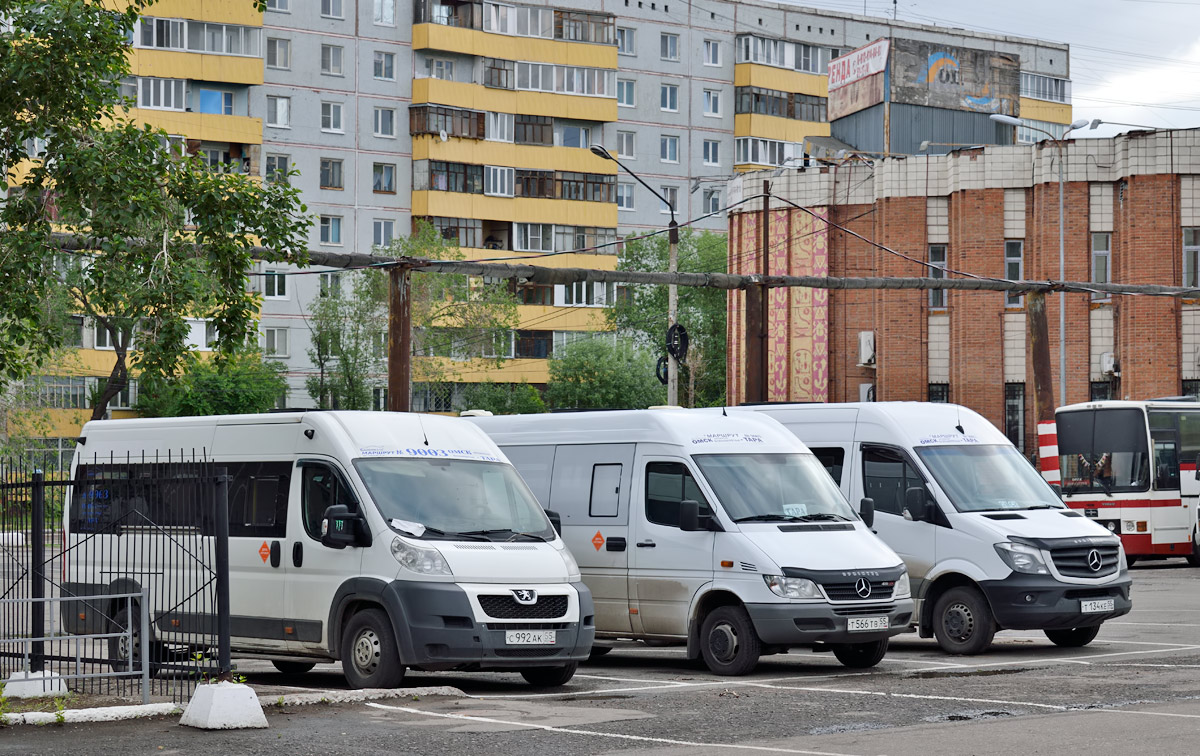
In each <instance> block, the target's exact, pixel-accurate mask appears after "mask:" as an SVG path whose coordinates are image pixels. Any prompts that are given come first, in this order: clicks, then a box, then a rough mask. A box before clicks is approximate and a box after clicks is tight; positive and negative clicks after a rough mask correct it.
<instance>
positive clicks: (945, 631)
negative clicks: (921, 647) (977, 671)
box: [933, 586, 996, 654]
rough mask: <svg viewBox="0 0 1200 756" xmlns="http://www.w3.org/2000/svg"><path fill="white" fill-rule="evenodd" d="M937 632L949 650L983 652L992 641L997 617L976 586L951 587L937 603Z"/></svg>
mask: <svg viewBox="0 0 1200 756" xmlns="http://www.w3.org/2000/svg"><path fill="white" fill-rule="evenodd" d="M933 635H934V637H936V638H937V642H938V645H939V646H941V647H942V650H943V651H945V652H946V653H948V654H979V653H983V652H984V651H985V650H986V649H987V647H988V646H990V645H991V644H992V638H993V637H995V635H996V620H995V619H994V618H993V617H992V610H991V608H990V607H989V606H988V602H987V599H985V598H984V597H983V594H982V593H980V592H979V591H977V590H976V589H974V588H968V587H965V586H963V587H959V588H951V589H950V590H948V591H946V592H945V593H943V594H942V595H941V597H940V598H938V600H937V603H936V604H934V606H933Z"/></svg>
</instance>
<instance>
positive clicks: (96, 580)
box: [0, 453, 229, 702]
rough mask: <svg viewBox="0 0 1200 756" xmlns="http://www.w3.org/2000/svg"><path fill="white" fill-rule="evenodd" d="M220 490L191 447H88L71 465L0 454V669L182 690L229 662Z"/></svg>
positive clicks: (173, 692)
mask: <svg viewBox="0 0 1200 756" xmlns="http://www.w3.org/2000/svg"><path fill="white" fill-rule="evenodd" d="M227 492H228V485H227V483H226V482H225V476H224V470H223V469H218V468H216V467H215V466H214V465H213V464H212V463H211V462H208V461H206V460H204V459H203V456H202V455H197V454H194V453H193V454H183V453H180V454H178V455H171V456H170V457H168V458H166V459H162V458H154V459H147V458H145V457H137V458H135V457H132V456H125V457H119V458H118V457H115V456H108V457H104V458H98V457H92V458H90V459H86V460H83V461H81V462H80V464H78V465H77V466H76V468H75V470H74V474H73V477H70V478H68V477H67V476H65V475H63V476H60V477H57V478H47V476H46V475H44V474H43V473H42V472H41V471H40V470H38V469H36V468H32V467H30V466H28V465H27V464H25V463H23V462H22V461H21V460H12V461H9V462H5V461H4V460H0V678H3V679H8V678H9V677H11V676H12V675H13V674H14V673H22V672H34V673H38V672H46V673H52V674H53V675H57V676H59V677H61V678H63V682H65V683H66V685H67V687H68V688H69V689H71V690H72V691H76V692H80V693H87V694H98V695H106V696H115V697H121V698H141V699H142V700H144V701H145V700H150V699H151V698H154V699H158V700H163V699H167V700H172V701H176V702H182V701H185V700H187V699H188V698H190V696H191V694H192V691H193V689H194V687H195V685H196V684H197V683H199V682H201V681H203V680H205V679H209V678H214V677H216V676H218V675H220V674H221V673H223V672H228V670H229V635H228V617H229V609H228V504H227V496H228V493H227ZM219 565H222V566H223V569H222V568H221V567H219ZM218 583H220V584H221V585H220V587H221V588H222V589H223V591H224V595H221V596H219V595H218V594H219V593H220V592H219V591H218ZM219 604H222V605H223V606H219ZM222 608H223V609H224V612H223V615H224V618H225V622H224V623H221V622H219V621H218V618H219V616H220V615H221V612H220V611H219V610H220V609H222ZM222 626H223V628H224V633H222V632H221V628H222ZM143 628H145V629H146V631H145V632H143ZM222 652H223V653H222Z"/></svg>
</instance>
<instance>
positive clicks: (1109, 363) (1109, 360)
mask: <svg viewBox="0 0 1200 756" xmlns="http://www.w3.org/2000/svg"><path fill="white" fill-rule="evenodd" d="M1100 372H1101V373H1103V374H1104V375H1116V373H1117V357H1116V355H1115V354H1113V353H1112V352H1101V353H1100Z"/></svg>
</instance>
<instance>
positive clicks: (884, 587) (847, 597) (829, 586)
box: [821, 580, 892, 601]
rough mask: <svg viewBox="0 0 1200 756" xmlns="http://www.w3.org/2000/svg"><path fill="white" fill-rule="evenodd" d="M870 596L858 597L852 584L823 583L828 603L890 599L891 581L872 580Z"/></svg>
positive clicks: (855, 584) (854, 584) (855, 583)
mask: <svg viewBox="0 0 1200 756" xmlns="http://www.w3.org/2000/svg"><path fill="white" fill-rule="evenodd" d="M870 583H871V592H870V594H868V595H866V596H863V595H860V594H859V592H858V590H857V589H856V587H855V586H857V585H858V583H857V582H854V583H823V584H822V585H821V587H822V588H824V589H825V595H826V596H828V597H829V600H830V601H868V600H869V601H883V600H885V599H890V598H891V597H892V581H891V580H872V581H870Z"/></svg>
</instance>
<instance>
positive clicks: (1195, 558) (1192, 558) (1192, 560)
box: [1125, 533, 1200, 567]
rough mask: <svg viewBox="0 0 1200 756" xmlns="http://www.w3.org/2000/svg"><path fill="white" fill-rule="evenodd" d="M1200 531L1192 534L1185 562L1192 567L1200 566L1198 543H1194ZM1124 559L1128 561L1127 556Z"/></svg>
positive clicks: (1199, 547) (1199, 545) (1199, 546)
mask: <svg viewBox="0 0 1200 756" xmlns="http://www.w3.org/2000/svg"><path fill="white" fill-rule="evenodd" d="M1197 536H1200V533H1193V534H1192V553H1191V554H1188V555H1187V563H1188V564H1190V565H1191V566H1193V567H1200V543H1196V537H1197ZM1125 561H1126V562H1128V561H1129V557H1128V556H1127V557H1125Z"/></svg>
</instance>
